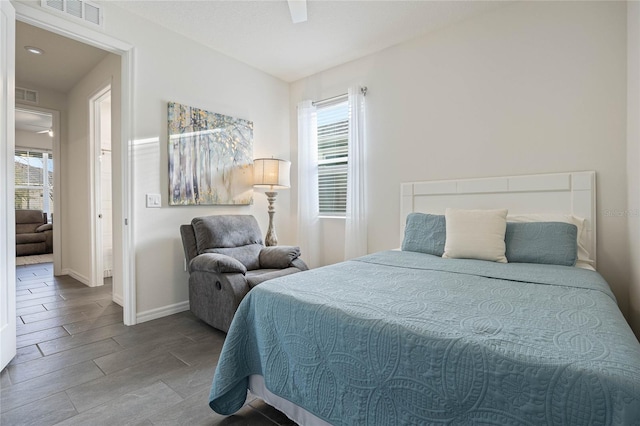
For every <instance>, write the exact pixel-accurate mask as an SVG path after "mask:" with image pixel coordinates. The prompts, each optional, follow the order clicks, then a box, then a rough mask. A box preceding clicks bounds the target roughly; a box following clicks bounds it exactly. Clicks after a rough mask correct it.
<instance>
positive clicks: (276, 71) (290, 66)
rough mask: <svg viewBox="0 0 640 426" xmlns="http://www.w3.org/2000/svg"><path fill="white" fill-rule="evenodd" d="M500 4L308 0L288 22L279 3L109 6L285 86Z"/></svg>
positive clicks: (180, 1)
mask: <svg viewBox="0 0 640 426" xmlns="http://www.w3.org/2000/svg"><path fill="white" fill-rule="evenodd" d="M507 3H508V2H501V1H473V0H469V1H427V0H413V1H408V0H392V1H381V0H377V1H360V0H339V1H335V0H334V1H330V0H308V1H307V16H308V20H307V21H306V22H301V23H298V24H294V23H292V21H291V15H290V13H289V7H288V3H287V1H286V0H254V1H242V0H240V1H239V0H235V1H229V0H227V1H222V0H208V1H202V0H201V1H193V0H173V1H147V0H137V1H109V5H112V4H115V5H117V6H118V7H121V8H123V9H125V10H127V11H129V12H132V13H134V14H137V15H140V16H142V17H144V18H146V19H148V20H151V21H154V22H156V23H158V24H160V25H162V26H164V27H166V28H169V29H171V30H172V31H175V32H177V33H179V34H182V35H184V36H186V37H188V38H190V39H192V40H195V41H197V42H199V43H202V44H204V45H206V46H209V47H211V48H212V49H214V50H217V51H219V52H222V53H224V54H226V55H228V56H231V57H233V58H235V59H237V60H239V61H241V62H244V63H246V64H249V65H251V66H253V67H255V68H257V69H260V70H262V71H264V72H266V73H268V74H271V75H273V76H275V77H277V78H279V79H281V80H284V81H286V82H292V81H296V80H298V79H301V78H303V77H307V76H309V75H312V74H315V73H317V72H320V71H323V70H325V69H328V68H331V67H334V66H336V65H339V64H342V63H345V62H349V61H352V60H355V59H358V58H361V57H363V56H366V55H369V54H371V53H374V52H378V51H380V50H382V49H385V48H387V47H390V46H393V45H395V44H398V43H401V42H403V41H407V40H410V39H412V38H415V37H418V36H421V35H423V34H426V33H428V32H431V31H434V30H436V29H439V28H442V27H444V26H446V25H450V24H452V23H455V22H458V21H461V20H463V19H466V18H469V17H471V16H474V15H477V14H480V13H483V12H485V11H488V10H490V9H494V8H497V7H500V6H502V5H505V4H507ZM106 19H108V16H106V17H105V20H106Z"/></svg>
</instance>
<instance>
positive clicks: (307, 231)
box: [298, 101, 320, 268]
mask: <svg viewBox="0 0 640 426" xmlns="http://www.w3.org/2000/svg"><path fill="white" fill-rule="evenodd" d="M319 212H320V207H319V204H318V121H317V116H316V108H315V107H314V106H313V104H312V102H311V101H302V102H300V103H299V104H298V245H299V246H300V250H301V252H302V258H303V259H304V260H305V262H306V263H307V265H309V267H310V268H316V267H318V266H320V240H319V229H318V227H319V226H320V223H319V220H318V216H319Z"/></svg>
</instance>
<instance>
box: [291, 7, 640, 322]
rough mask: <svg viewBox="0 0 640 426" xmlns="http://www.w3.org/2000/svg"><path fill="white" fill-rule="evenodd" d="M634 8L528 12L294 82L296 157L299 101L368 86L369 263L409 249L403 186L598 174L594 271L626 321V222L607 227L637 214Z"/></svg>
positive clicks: (495, 15) (502, 13)
mask: <svg viewBox="0 0 640 426" xmlns="http://www.w3.org/2000/svg"><path fill="white" fill-rule="evenodd" d="M626 7H627V6H626V4H625V3H624V2H522V3H520V2H519V3H516V4H513V5H509V6H506V7H502V8H499V9H496V10H494V11H491V12H488V13H486V14H484V15H481V16H478V17H474V18H471V19H468V20H466V21H463V22H461V23H459V24H456V25H453V26H450V27H447V28H444V29H442V30H440V31H438V32H435V33H432V34H430V35H427V36H425V37H421V38H419V39H416V40H413V41H411V42H407V43H403V44H400V45H397V46H395V47H392V48H389V49H387V50H385V51H382V52H380V53H377V54H374V55H371V56H368V57H365V58H363V59H361V60H357V61H354V62H350V63H347V64H344V65H342V66H338V67H336V68H333V69H330V70H327V71H325V72H322V73H319V74H316V75H314V76H311V77H309V78H305V79H303V80H301V81H298V82H295V83H293V84H292V85H291V114H290V119H291V120H292V130H291V138H292V155H294V154H293V153H294V152H297V148H296V146H295V143H296V140H297V136H296V134H297V130H296V125H295V120H296V118H295V117H296V115H295V114H296V110H295V105H296V104H297V102H298V101H300V100H302V99H314V100H318V99H323V98H327V97H330V96H334V95H336V94H340V93H345V92H346V90H347V87H348V86H349V85H350V84H354V83H360V84H364V85H366V86H368V88H369V92H368V94H367V98H366V99H367V110H368V124H367V129H366V130H367V133H368V136H369V145H368V152H367V172H366V176H367V182H368V194H367V197H368V202H367V208H368V211H369V216H370V221H369V235H368V237H369V252H375V251H379V250H384V249H390V248H394V247H398V246H399V244H400V239H401V236H400V234H399V232H400V231H399V221H400V218H399V215H400V210H399V199H400V183H401V182H406V181H420V180H431V179H449V178H465V177H483V176H496V175H517V174H535V173H550V172H560V171H579V170H595V171H596V172H597V182H598V183H597V190H598V200H597V201H598V216H597V220H598V235H597V238H598V269H599V270H600V271H601V273H602V274H603V275H604V277H605V278H606V279H607V280H608V281H609V283H610V284H611V287H612V288H613V290H614V292H615V294H616V296H617V297H618V302H619V304H620V307H621V309H622V311H623V312H624V313H625V314H627V313H628V293H629V281H628V277H629V271H630V263H631V262H630V256H629V251H628V249H627V248H628V246H629V245H628V243H629V239H628V229H627V220H626V218H624V217H608V216H605V215H604V214H603V211H604V210H625V209H626V208H627V176H626V169H627V164H626V153H627V141H626V117H627V111H626V108H627V105H626V90H627V87H626V81H627V78H626V77H627V76H626V66H627V63H626V55H627V48H626V38H627V33H626V26H627V16H626ZM292 169H293V170H295V164H294V166H293V167H292ZM293 181H294V183H295V182H296V179H295V176H294V178H293ZM334 225H335V226H334ZM328 227H332V228H331V229H330V232H332V233H336V232H343V226H342V224H336V223H332V224H326V223H325V228H328ZM326 232H327V230H326V229H325V233H326ZM334 241H336V242H337V243H335V244H334ZM342 250H343V248H342V245H340V238H333V237H332V238H331V239H329V238H328V239H327V240H326V241H325V247H324V254H325V260H326V258H327V257H328V253H332V252H337V251H342Z"/></svg>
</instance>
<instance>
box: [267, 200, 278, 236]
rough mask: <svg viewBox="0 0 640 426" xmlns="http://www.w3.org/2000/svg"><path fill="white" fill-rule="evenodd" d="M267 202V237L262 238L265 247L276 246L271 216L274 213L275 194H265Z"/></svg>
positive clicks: (274, 229)
mask: <svg viewBox="0 0 640 426" xmlns="http://www.w3.org/2000/svg"><path fill="white" fill-rule="evenodd" d="M264 194H265V195H266V196H267V201H269V210H268V212H269V228H268V229H267V235H266V236H265V238H264V244H265V245H266V246H267V247H270V246H277V245H278V236H277V235H276V228H275V226H274V225H273V215H274V214H275V213H276V209H275V208H274V207H273V203H274V202H275V201H276V195H278V193H277V192H272V191H269V192H265V193H264Z"/></svg>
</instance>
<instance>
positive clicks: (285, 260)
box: [260, 246, 300, 269]
mask: <svg viewBox="0 0 640 426" xmlns="http://www.w3.org/2000/svg"><path fill="white" fill-rule="evenodd" d="M299 256H300V247H295V246H272V247H265V248H263V249H262V250H261V251H260V267H261V268H265V269H272V268H273V269H284V268H288V267H289V265H291V262H293V261H294V260H295V259H297V258H298V257H299Z"/></svg>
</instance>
